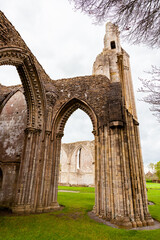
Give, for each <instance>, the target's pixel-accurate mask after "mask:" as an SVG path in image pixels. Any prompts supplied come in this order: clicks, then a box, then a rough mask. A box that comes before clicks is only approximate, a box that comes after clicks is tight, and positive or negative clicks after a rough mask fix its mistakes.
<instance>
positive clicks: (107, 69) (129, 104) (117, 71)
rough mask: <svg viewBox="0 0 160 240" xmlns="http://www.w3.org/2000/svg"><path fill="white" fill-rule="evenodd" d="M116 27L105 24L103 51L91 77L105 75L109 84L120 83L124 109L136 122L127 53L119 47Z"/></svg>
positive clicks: (95, 63) (94, 65)
mask: <svg viewBox="0 0 160 240" xmlns="http://www.w3.org/2000/svg"><path fill="white" fill-rule="evenodd" d="M119 34H120V33H119V31H118V27H117V26H115V25H113V24H112V23H110V22H109V23H107V24H106V33H105V36H104V49H103V52H102V53H100V54H99V55H98V56H97V58H96V61H95V62H94V64H93V75H100V74H101V75H105V76H107V77H108V78H109V79H110V81H111V82H121V84H122V90H123V96H124V100H125V106H126V109H127V110H128V111H129V112H130V113H131V114H132V115H133V117H134V120H135V121H137V113H136V107H135V99H134V92H133V85H132V78H131V70H130V62H129V55H128V53H127V52H126V51H125V50H124V49H123V48H122V47H121V45H120V38H119Z"/></svg>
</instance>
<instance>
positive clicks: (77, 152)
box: [59, 141, 95, 186]
mask: <svg viewBox="0 0 160 240" xmlns="http://www.w3.org/2000/svg"><path fill="white" fill-rule="evenodd" d="M94 159H95V156H94V141H82V142H74V143H63V144H62V147H61V156H60V174H59V184H60V185H63V186H64V185H66V186H94V184H95V179H94V178H95V162H94Z"/></svg>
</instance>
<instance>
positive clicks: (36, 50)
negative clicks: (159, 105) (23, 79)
mask: <svg viewBox="0 0 160 240" xmlns="http://www.w3.org/2000/svg"><path fill="white" fill-rule="evenodd" d="M0 9H1V11H3V12H4V14H5V15H6V17H7V18H8V19H9V20H10V21H11V23H12V24H13V25H14V26H15V27H16V29H17V30H18V31H19V33H20V35H21V36H22V38H23V39H24V40H25V42H26V44H27V45H28V47H29V48H30V49H31V51H32V52H33V54H34V55H35V56H36V57H37V59H38V61H39V62H40V64H41V65H42V66H43V68H44V69H45V71H46V72H47V73H48V74H49V76H50V77H51V78H52V79H54V80H56V79H60V78H68V77H75V76H84V75H91V74H92V65H93V62H94V61H95V58H96V56H97V55H98V54H99V53H100V52H101V51H102V49H103V37H104V34H105V23H104V24H102V25H94V24H92V19H90V18H89V17H88V16H86V15H84V14H82V13H80V12H75V11H73V6H72V5H70V4H69V2H68V0H60V1H58V0H45V1H44V0H38V1H37V0H27V1H26V0H14V1H13V0H12V1H11V0H5V1H4V0H0ZM121 45H122V47H123V48H124V49H125V50H126V51H127V52H128V53H129V55H130V61H131V70H132V79H133V84H134V89H135V96H136V102H137V112H138V118H139V122H140V134H141V145H142V153H143V160H144V165H145V169H146V166H147V165H148V164H149V163H150V162H154V163H156V162H157V161H160V137H159V136H160V124H159V123H158V122H157V120H156V118H155V117H154V116H152V113H151V112H150V111H149V106H148V105H147V104H146V103H143V102H141V101H138V99H140V98H141V94H140V93H137V89H138V87H140V86H141V83H140V81H139V79H138V77H142V78H145V77H146V76H147V75H146V74H145V73H144V71H148V70H150V69H151V65H158V64H159V62H160V51H159V50H157V49H150V48H147V47H145V46H133V45H132V46H130V45H129V44H128V43H126V42H125V43H124V42H122V41H121ZM0 83H1V84H3V85H15V84H19V83H20V80H19V76H18V74H17V72H16V70H15V68H14V67H11V66H9V67H8V66H1V67H0ZM91 131H92V125H91V121H90V119H89V117H88V116H87V115H86V114H85V113H83V112H82V111H81V110H77V111H76V112H75V113H73V114H72V116H71V117H70V118H69V120H68V122H67V124H66V128H65V136H64V137H63V142H73V141H78V140H79V141H81V140H93V136H92V134H91Z"/></svg>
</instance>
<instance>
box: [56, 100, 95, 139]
mask: <svg viewBox="0 0 160 240" xmlns="http://www.w3.org/2000/svg"><path fill="white" fill-rule="evenodd" d="M78 108H79V109H81V110H82V111H84V112H85V113H86V114H87V115H88V116H89V117H90V119H91V122H92V125H93V133H95V132H97V117H96V114H95V113H94V111H93V109H92V108H91V107H90V106H89V105H88V104H87V103H86V102H84V101H82V100H80V99H78V98H73V99H71V100H69V101H68V102H67V103H65V104H63V106H62V107H61V108H60V110H59V112H58V113H57V116H56V117H55V121H54V133H56V134H57V135H63V132H64V127H65V124H66V122H67V120H68V118H69V117H70V116H71V115H72V113H73V112H74V111H76V110H77V109H78Z"/></svg>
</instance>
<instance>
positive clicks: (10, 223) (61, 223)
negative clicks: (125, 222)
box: [0, 183, 160, 240]
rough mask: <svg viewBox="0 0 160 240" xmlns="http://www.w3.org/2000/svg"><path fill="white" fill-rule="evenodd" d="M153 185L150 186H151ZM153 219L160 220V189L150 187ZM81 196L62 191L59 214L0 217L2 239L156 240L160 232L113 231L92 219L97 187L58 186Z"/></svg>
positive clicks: (149, 194)
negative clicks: (61, 206)
mask: <svg viewBox="0 0 160 240" xmlns="http://www.w3.org/2000/svg"><path fill="white" fill-rule="evenodd" d="M149 184H151V183H149ZM152 186H153V189H149V190H148V199H149V201H152V202H154V203H155V205H151V206H149V209H150V212H151V214H152V216H153V217H154V218H156V219H158V220H159V221H160V190H156V189H159V187H157V185H155V184H154V185H150V187H148V184H147V187H148V188H152ZM59 189H64V190H68V189H69V190H75V191H80V193H67V192H59V194H58V201H59V203H60V204H62V205H65V208H64V209H63V210H60V211H56V212H52V213H43V214H33V215H30V216H0V240H1V239H3V240H36V239H37V240H59V239H66V240H80V239H81V240H105V239H106V240H111V239H114V240H119V239H122V240H128V239H131V240H132V239H134V240H139V239H142V240H157V239H160V229H158V230H151V231H137V230H123V229H113V228H111V227H108V226H106V225H103V224H101V223H97V222H95V221H94V220H92V219H90V218H89V217H88V215H87V212H88V211H90V210H92V207H93V205H94V188H75V187H74V188H72V187H59Z"/></svg>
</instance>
